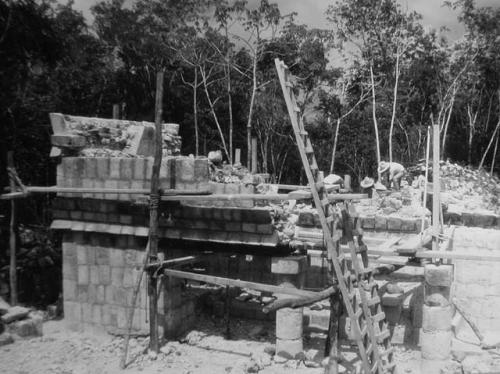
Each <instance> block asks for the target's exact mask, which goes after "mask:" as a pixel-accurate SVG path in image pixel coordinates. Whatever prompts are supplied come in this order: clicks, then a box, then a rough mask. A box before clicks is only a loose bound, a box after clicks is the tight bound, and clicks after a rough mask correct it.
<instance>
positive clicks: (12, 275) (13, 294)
mask: <svg viewBox="0 0 500 374" xmlns="http://www.w3.org/2000/svg"><path fill="white" fill-rule="evenodd" d="M7 169H11V170H14V152H13V151H8V152H7ZM9 184H10V190H11V191H15V189H16V183H15V181H14V178H13V177H12V175H11V174H10V173H9ZM16 220H17V215H16V202H15V201H14V200H11V201H10V238H9V246H10V265H9V283H10V304H11V305H16V304H17V271H16V245H17V243H16Z"/></svg>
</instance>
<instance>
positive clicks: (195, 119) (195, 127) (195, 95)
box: [193, 67, 200, 156]
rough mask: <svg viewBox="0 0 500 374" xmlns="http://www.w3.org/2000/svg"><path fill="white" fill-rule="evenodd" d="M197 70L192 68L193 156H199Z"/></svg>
mask: <svg viewBox="0 0 500 374" xmlns="http://www.w3.org/2000/svg"><path fill="white" fill-rule="evenodd" d="M197 91H198V69H197V68H196V67H195V68H194V85H193V114H194V140H195V153H194V154H195V155H196V156H199V154H200V138H199V134H198V98H197V96H198V95H197Z"/></svg>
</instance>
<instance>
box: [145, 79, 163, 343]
mask: <svg viewBox="0 0 500 374" xmlns="http://www.w3.org/2000/svg"><path fill="white" fill-rule="evenodd" d="M163 76H164V72H163V70H161V71H159V72H158V73H157V74H156V103H155V155H154V162H153V172H152V175H151V194H150V208H149V209H150V210H149V246H150V249H149V262H157V261H158V205H159V204H160V167H161V159H162V154H163V138H162V135H161V121H162V114H163V109H162V106H163ZM148 279H149V282H148V295H149V335H150V336H149V339H150V340H149V349H150V350H152V351H153V352H156V353H158V351H159V342H158V289H157V279H156V274H155V273H154V272H149V277H148Z"/></svg>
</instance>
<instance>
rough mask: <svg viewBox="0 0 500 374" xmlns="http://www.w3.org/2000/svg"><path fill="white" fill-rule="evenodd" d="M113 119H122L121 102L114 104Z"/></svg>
mask: <svg viewBox="0 0 500 374" xmlns="http://www.w3.org/2000/svg"><path fill="white" fill-rule="evenodd" d="M113 119H120V104H113Z"/></svg>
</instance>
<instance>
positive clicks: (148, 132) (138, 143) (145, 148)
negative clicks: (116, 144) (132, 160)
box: [123, 122, 155, 156]
mask: <svg viewBox="0 0 500 374" xmlns="http://www.w3.org/2000/svg"><path fill="white" fill-rule="evenodd" d="M127 132H128V133H129V134H130V135H131V136H130V138H129V139H128V140H127V145H126V146H125V148H124V149H123V151H124V152H125V153H127V154H129V155H133V156H137V155H140V156H153V153H154V148H155V147H154V140H155V128H154V126H153V125H152V124H148V123H147V122H143V125H142V126H140V125H132V126H129V128H128V129H127Z"/></svg>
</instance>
